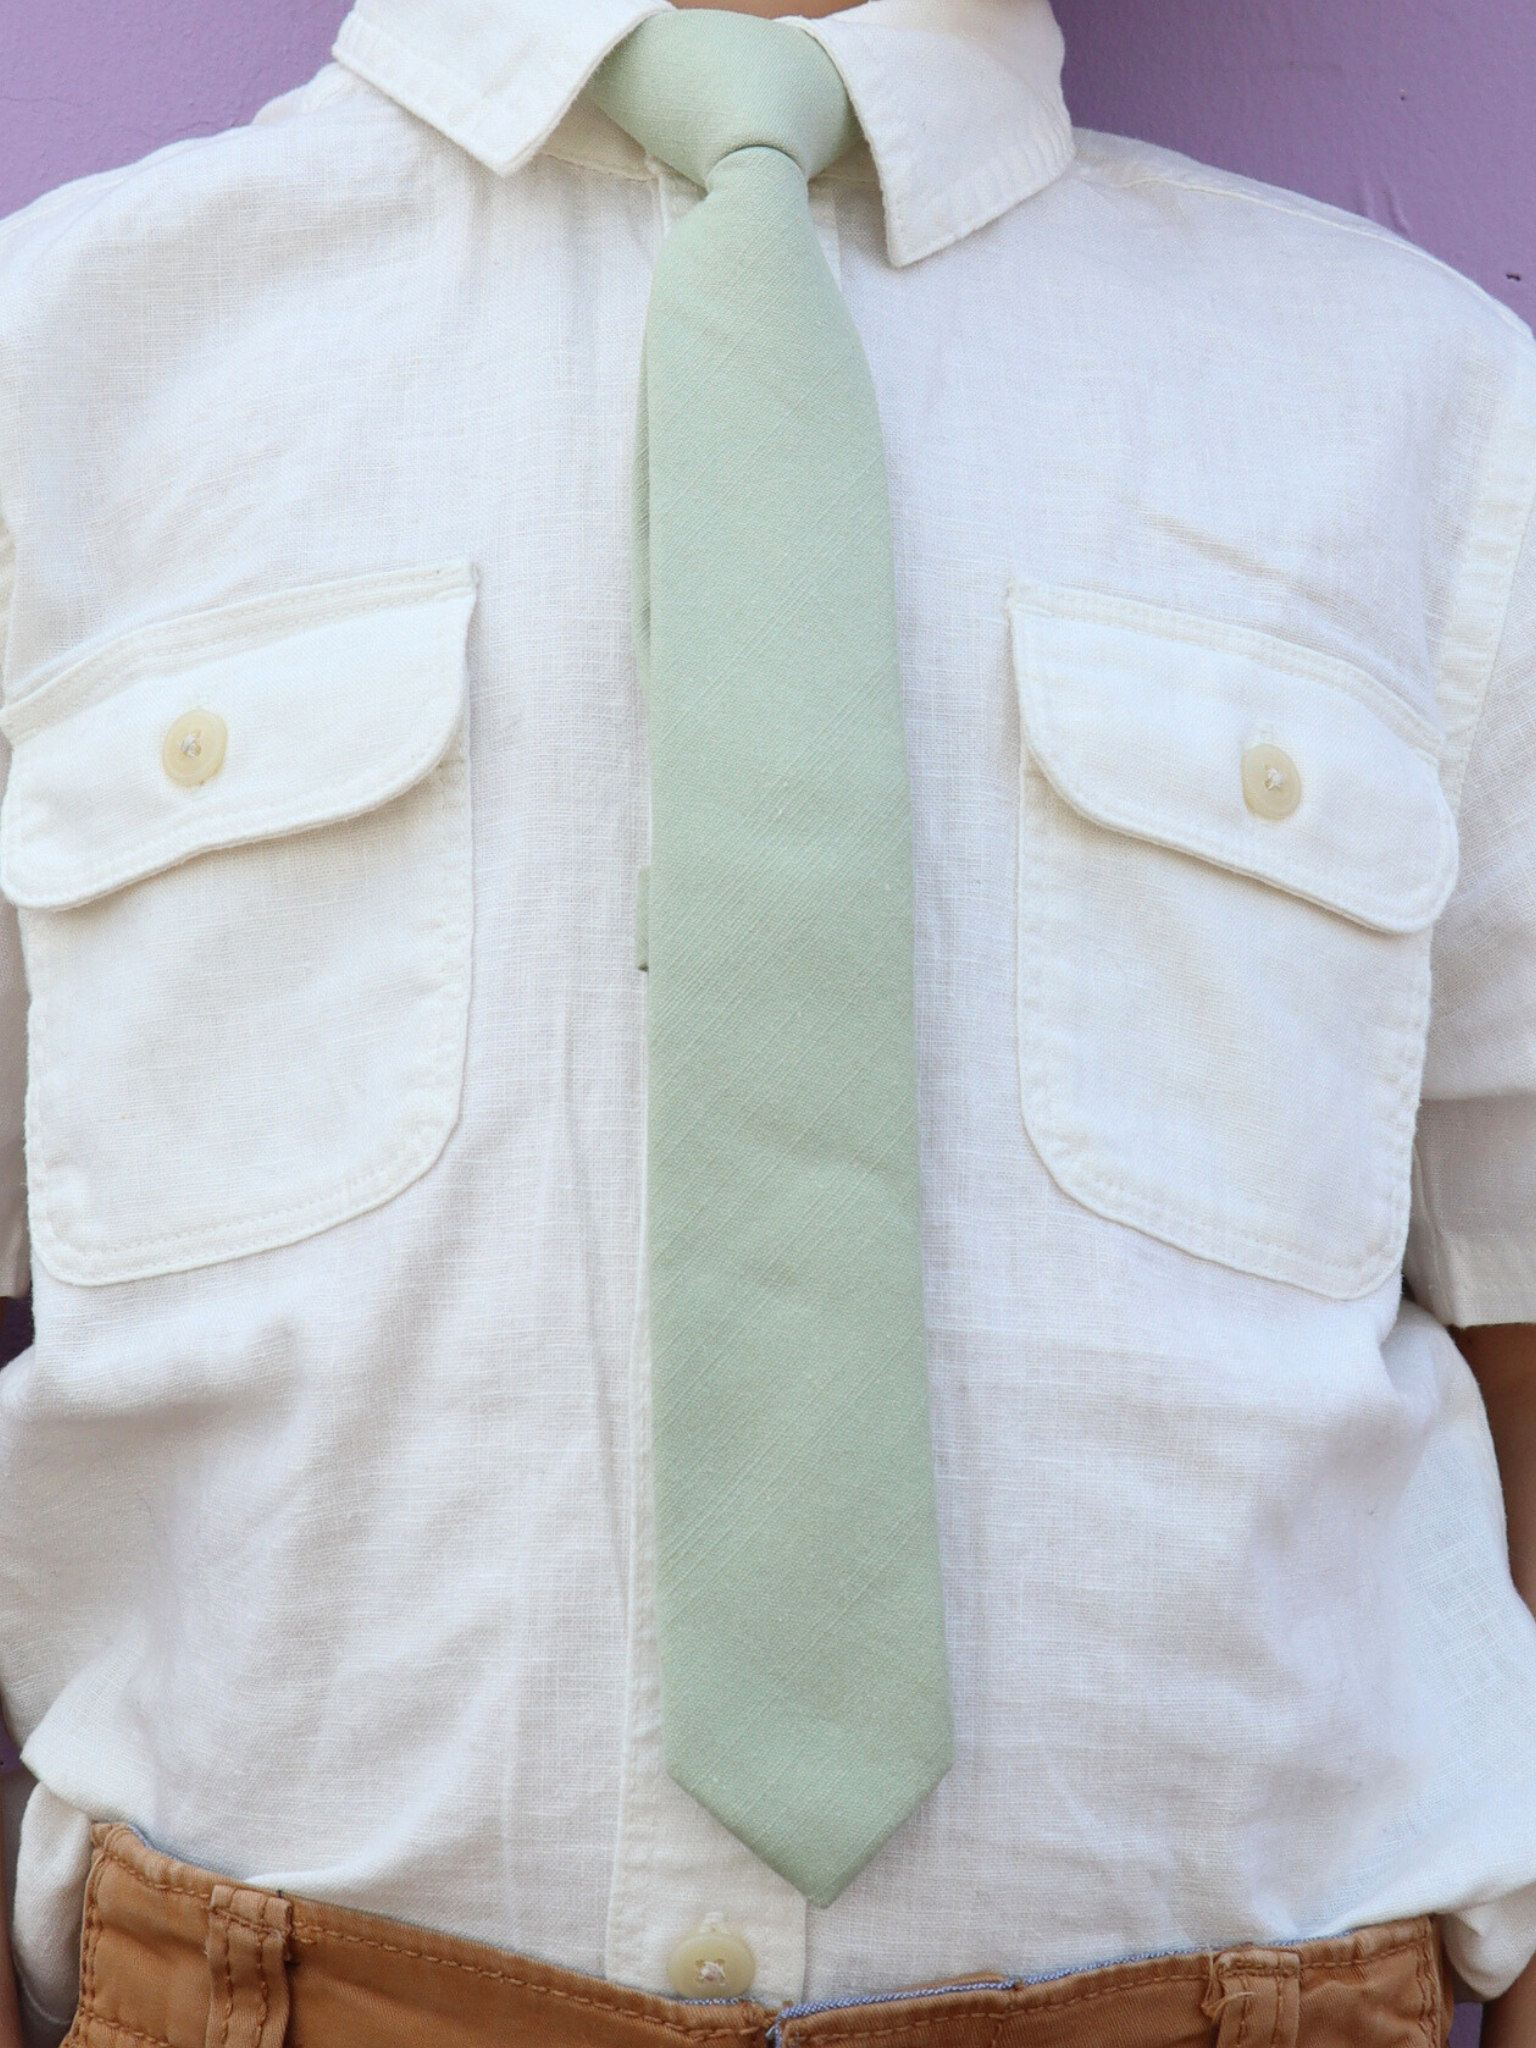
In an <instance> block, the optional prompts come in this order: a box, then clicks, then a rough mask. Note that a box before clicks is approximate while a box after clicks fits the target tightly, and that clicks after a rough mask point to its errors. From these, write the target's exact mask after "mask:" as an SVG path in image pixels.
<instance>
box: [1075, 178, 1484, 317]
mask: <svg viewBox="0 0 1536 2048" xmlns="http://www.w3.org/2000/svg"><path fill="white" fill-rule="evenodd" d="M1108 164H1109V160H1108V159H1107V158H1106V159H1099V160H1096V161H1095V162H1094V164H1093V165H1092V169H1093V171H1094V172H1095V173H1097V174H1100V175H1105V176H1106V182H1110V183H1113V184H1114V185H1116V186H1117V187H1118V188H1119V189H1120V190H1121V191H1123V192H1134V191H1137V190H1139V189H1140V188H1141V187H1142V186H1145V185H1165V186H1167V187H1168V188H1169V190H1171V191H1175V192H1198V193H1201V194H1203V195H1204V197H1206V198H1207V199H1231V200H1235V201H1236V202H1237V203H1238V204H1239V205H1242V206H1257V207H1260V208H1262V209H1263V210H1264V211H1265V212H1266V213H1281V214H1285V215H1286V216H1287V217H1288V218H1289V219H1291V220H1306V221H1312V222H1314V223H1315V224H1316V225H1317V226H1318V227H1323V228H1332V229H1333V230H1334V232H1335V233H1336V234H1341V235H1354V236H1356V237H1357V238H1358V239H1359V240H1360V241H1362V242H1375V243H1377V244H1378V245H1379V246H1384V247H1387V248H1392V249H1400V250H1403V251H1405V252H1406V253H1407V254H1408V255H1410V256H1413V257H1416V258H1417V259H1418V261H1419V262H1420V263H1425V264H1428V265H1429V267H1430V268H1431V269H1432V270H1438V271H1439V272H1440V273H1441V275H1442V276H1443V277H1449V278H1454V279H1455V281H1456V283H1457V284H1458V285H1459V286H1461V288H1462V290H1463V291H1465V292H1467V293H1469V294H1471V295H1472V296H1473V297H1474V298H1475V300H1476V302H1477V303H1478V304H1479V305H1482V306H1492V307H1493V308H1494V309H1495V311H1496V312H1498V313H1499V314H1500V315H1501V316H1502V318H1503V319H1504V320H1505V321H1506V322H1507V323H1508V324H1509V325H1510V326H1512V327H1514V328H1515V329H1516V331H1517V332H1521V333H1523V332H1524V331H1525V330H1524V323H1523V322H1522V321H1521V320H1520V318H1519V316H1518V315H1517V314H1515V313H1513V312H1511V311H1510V309H1509V307H1508V306H1506V305H1504V304H1503V303H1502V302H1501V301H1500V300H1498V299H1496V298H1494V297H1493V296H1492V294H1491V293H1489V292H1485V291H1483V290H1481V289H1480V288H1479V287H1478V286H1477V285H1475V284H1473V283H1472V281H1471V279H1470V278H1468V277H1465V276H1463V274H1462V273H1461V272H1460V271H1459V270H1455V269H1453V268H1452V266H1451V265H1450V264H1449V263H1445V262H1442V261H1441V259H1440V258H1439V257H1438V256H1432V255H1431V254H1430V253H1429V251H1428V250H1427V249H1421V248H1419V247H1418V246H1417V245H1416V244H1415V243H1412V242H1408V241H1405V240H1404V239H1403V237H1402V236H1401V235H1395V234H1393V233H1392V231H1391V230H1390V229H1389V228H1383V227H1378V226H1376V225H1375V224H1374V223H1373V222H1362V223H1361V225H1360V226H1358V227H1356V226H1355V225H1354V224H1353V223H1352V222H1351V221H1348V220H1339V219H1337V218H1335V216H1334V214H1333V212H1332V211H1331V210H1327V211H1325V210H1323V209H1321V208H1319V209H1317V210H1314V209H1313V208H1311V207H1307V206H1287V205H1286V204H1285V203H1284V202H1283V201H1282V200H1281V199H1280V198H1278V197H1276V198H1269V197H1266V196H1265V194H1263V193H1261V192H1248V191H1244V190H1242V189H1241V188H1240V187H1235V186H1230V185H1207V184H1203V183H1201V182H1200V181H1199V180H1198V179H1196V178H1180V177H1176V176H1174V174H1173V173H1172V172H1170V171H1155V170H1152V169H1150V168H1149V169H1148V170H1146V171H1145V172H1144V173H1143V174H1142V175H1141V176H1139V177H1132V178H1117V177H1115V176H1114V174H1113V172H1111V171H1109V169H1108Z"/></svg>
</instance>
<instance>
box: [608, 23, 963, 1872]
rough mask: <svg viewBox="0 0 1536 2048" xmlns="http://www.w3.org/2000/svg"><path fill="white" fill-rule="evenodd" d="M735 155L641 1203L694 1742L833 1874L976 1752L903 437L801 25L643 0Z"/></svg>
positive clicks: (675, 652) (685, 322) (831, 108)
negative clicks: (873, 358)
mask: <svg viewBox="0 0 1536 2048" xmlns="http://www.w3.org/2000/svg"><path fill="white" fill-rule="evenodd" d="M593 90H594V96H595V97H596V98H597V100H598V103H599V104H600V105H601V106H602V107H603V108H604V109H605V110H606V111H607V113H608V114H609V115H611V116H612V118H613V119H614V120H616V121H617V122H618V123H619V124H620V125H621V126H622V127H624V128H625V129H627V130H628V131H629V133H630V134H631V135H633V136H635V137H636V138H637V140H639V141H640V143H641V144H642V145H643V146H644V147H645V148H646V149H647V150H648V151H649V152H650V154H651V155H652V156H653V157H655V158H657V159H659V160H660V161H662V162H664V163H666V164H668V165H670V166H671V167H672V168H673V169H674V170H677V171H679V172H680V173H682V174H683V175H684V176H686V177H688V178H690V179H692V180H693V181H694V182H695V183H697V184H699V185H702V186H704V187H705V188H706V191H707V197H706V198H705V199H704V200H703V202H702V203H701V204H700V205H699V206H698V207H696V208H695V209H694V210H693V211H692V212H691V213H690V214H689V215H688V216H687V217H686V218H685V219H684V220H683V221H682V222H681V223H680V224H679V225H678V226H677V227H675V228H674V229H673V230H672V232H671V234H670V235H669V236H668V237H667V239H666V241H665V242H664V244H663V246H662V250H661V254H660V257H659V259H658V262H657V266H656V274H655V282H654V284H653V287H652V293H651V303H650V311H649V316H648V320H647V326H646V337H645V349H644V363H643V370H642V388H641V402H640V429H639V438H638V447H637V454H636V497H635V504H636V512H635V612H636V629H637V641H638V645H639V650H640V657H641V664H642V670H643V673H644V677H645V686H646V703H647V719H648V725H649V735H650V749H651V774H652V848H651V869H650V880H649V903H648V918H647V925H648V933H647V946H648V955H649V971H650V984H649V1034H650V1139H649V1164H648V1173H649V1190H648V1210H649V1230H650V1262H651V1266H650V1274H651V1330H652V1351H653V1361H654V1363H653V1370H654V1414H655V1421H654V1429H655V1443H654V1462H655V1474H656V1480H655V1485H656V1527H657V1547H658V1555H657V1613H658V1627H659V1633H660V1651H661V1667H662V1701H663V1717H664V1729H665V1741H666V1756H667V1767H668V1769H669V1771H670V1772H671V1774H672V1775H673V1777H674V1778H676V1779H677V1781H678V1782H679V1783H680V1784H681V1785H683V1786H684V1787H685V1788H686V1789H687V1790H688V1791H689V1792H691V1793H692V1794H693V1795H694V1797H695V1798H697V1799H699V1800H700V1801H702V1803H703V1804H704V1805H705V1806H707V1807H708V1808H709V1809H710V1810H711V1811H712V1812H714V1813H715V1814H717V1815H718V1816H719V1818H720V1819H721V1820H722V1821H724V1823H725V1824H726V1826H727V1827H729V1828H730V1829H731V1830H732V1831H733V1832H734V1833H736V1834H737V1835H739V1836H740V1837H741V1839H742V1840H743V1841H745V1842H746V1843H747V1844H748V1845H749V1846H750V1847H751V1848H752V1849H753V1850H755V1851H756V1853H757V1854H758V1855H759V1856H761V1857H762V1858H763V1859H764V1860H765V1861H766V1862H768V1863H769V1864H771V1865H772V1866H773V1867H774V1869H776V1870H778V1871H780V1872H781V1873H782V1874H783V1875H784V1876H786V1877H787V1878H789V1879H790V1881H791V1882H792V1883H794V1884H795V1885H796V1886H798V1887H799V1889H800V1890H801V1891H802V1892H804V1893H805V1894H806V1896H807V1897H808V1898H810V1899H811V1900H812V1901H814V1902H815V1903H816V1904H818V1905H825V1904H827V1903H829V1902H830V1901H831V1900H832V1899H833V1898H835V1897H836V1896H837V1894H838V1893H839V1892H840V1891H841V1890H842V1889H843V1887H844V1886H845V1885H846V1884H847V1883H848V1882H849V1880H850V1879H851V1878H852V1877H853V1876H854V1875H855V1873H856V1872H857V1871H858V1870H859V1869H860V1868H861V1867H862V1865H863V1864H864V1863H865V1862H866V1861H867V1860H868V1859H869V1857H870V1856H871V1855H873V1854H874V1852H875V1850H876V1849H877V1848H878V1847H879V1846H880V1844H881V1843H882V1842H883V1841H884V1840H885V1839H886V1837H887V1836H888V1835H889V1834H890V1833H891V1831H892V1830H893V1829H894V1828H896V1827H898V1826H899V1825H900V1823H901V1822H902V1821H903V1820H904V1819H905V1818H906V1816H907V1815H908V1814H909V1813H910V1812H911V1811H912V1809H913V1807H914V1806H916V1805H917V1804H918V1802H919V1801H920V1800H922V1799H923V1798H924V1797H925V1795H926V1794H927V1793H928V1792H929V1791H930V1790H931V1789H932V1787H933V1786H934V1784H936V1783H937V1781H938V1780H939V1778H940V1777H942V1776H943V1774H944V1772H945V1770H946V1769H947V1768H948V1766H949V1763H950V1759H951V1753H952V1733H951V1722H950V1709H949V1689H948V1672H947V1665H946V1660H945V1647H944V1618H943V1604H942V1592H941V1586H940V1579H939V1559H938V1537H937V1528H936V1521H935V1512H934V1495H933V1464H932V1451H931V1448H930V1443H929V1431H928V1387H927V1366H926V1355H925V1339H924V1324H923V1297H922V1270H921V1261H920V1243H919V1185H918V1143H917V1082H916V1059H915V1053H914V1043H913V1021H912V848H911V814H910V804H909V799H908V791H907V768H906V753H905V743H904V734H903V726H902V708H901V688H900V681H899V677H898V673H897V665H896V628H895V605H894V595H893V581H892V565H891V537H890V514H889V506H888V502H887V493H886V481H885V464H884V452H883V448H882V443H881V437H880V424H879V417H878V414H877V412H876V409H875V398H874V391H873V388H872V385H871V381H870V376H869V370H868V366H867V364H866V362H865V359H864V353H863V349H862V347H861V345H860V343H859V339H858V335H857V333H856V331H855V329H854V326H853V322H852V320H851V319H850V317H849V315H848V312H847V309H846V307H845V306H844V304H843V301H842V298H841V295H840V294H839V292H838V289H837V286H836V284H835V283H834V281H833V278H832V275H831V273H830V271H829V269H828V267H827V263H826V260H825V258H824V256H823V254H822V251H821V247H820V244H819V242H818V240H817V237H816V233H815V230H814V228H813V226H812V223H811V218H810V211H809V205H808V201H807V193H806V181H807V179H808V178H810V177H814V176H815V175H816V173H817V172H818V171H820V170H822V169H823V168H824V167H825V166H826V165H827V164H828V163H829V162H831V161H832V160H833V159H834V158H835V157H837V156H838V155H840V154H841V152H842V151H843V150H844V149H845V148H846V147H847V145H848V143H849V142H850V141H851V140H852V139H853V136H854V134H855V133H856V130H855V127H854V123H853V117H852V114H851V111H850V108H849V105H848V100H847V96H846V93H845V92H844V89H843V85H842V81H841V79H840V78H839V76H838V74H837V71H836V69H835V68H834V66H833V65H832V63H831V61H830V60H829V59H828V58H827V57H826V55H825V54H824V53H823V51H822V50H821V49H820V48H819V46H818V45H817V44H816V43H815V42H813V41H812V40H811V38H810V37H809V36H807V35H805V34H804V33H803V32H802V31H800V30H798V29H795V28H791V27H788V26H785V25H783V24H780V23H775V22H767V21H758V20H755V19H752V18H750V17H746V16H740V15H734V14H725V13H714V12H698V11H679V12H674V13H668V14H662V15H658V16H653V17H652V18H651V19H649V20H647V21H645V22H643V23H642V24H641V26H640V27H639V28H638V29H637V30H636V31H635V32H634V33H633V34H632V35H631V36H630V37H629V39H628V40H627V41H626V42H625V43H624V44H623V45H621V47H620V48H619V49H618V50H617V51H616V52H615V54H614V55H613V56H612V57H611V58H609V60H608V62H607V63H606V64H605V65H604V66H603V68H602V70H601V71H600V72H599V73H598V76H597V79H596V81H595V82H594V88H593Z"/></svg>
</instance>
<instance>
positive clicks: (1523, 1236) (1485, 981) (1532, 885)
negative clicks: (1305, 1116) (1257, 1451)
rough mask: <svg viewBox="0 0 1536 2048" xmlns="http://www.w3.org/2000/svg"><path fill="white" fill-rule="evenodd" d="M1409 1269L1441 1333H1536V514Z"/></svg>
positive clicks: (1470, 846)
mask: <svg viewBox="0 0 1536 2048" xmlns="http://www.w3.org/2000/svg"><path fill="white" fill-rule="evenodd" d="M1406 1270H1407V1277H1408V1281H1409V1285H1410V1286H1411V1287H1412V1288H1413V1291H1414V1294H1415V1296H1416V1297H1417V1298H1418V1300H1419V1301H1421V1302H1422V1303H1423V1304H1424V1305H1425V1306H1426V1307H1428V1308H1429V1309H1431V1310H1432V1311H1433V1312H1434V1313H1435V1314H1436V1315H1438V1316H1439V1317H1440V1318H1441V1319H1442V1320H1443V1321H1444V1322H1447V1323H1451V1324H1457V1325H1462V1326H1470V1325H1472V1324H1478V1323H1530V1322H1536V517H1532V518H1530V519H1529V520H1528V523H1527V527H1526V533H1525V539H1524V543H1523V545H1522V548H1521V552H1520V556H1519V559H1518V562H1517V565H1516V569H1515V576H1514V582H1513V585H1512V587H1511V593H1510V602H1509V608H1508V611H1507V613H1506V616H1505V621H1504V630H1503V634H1502V637H1501V640H1500V644H1499V652H1498V656H1497V659H1496V661H1495V664H1494V669H1493V674H1492V676H1491V678H1490V681H1489V685H1488V691H1487V695H1486V696H1485V698H1484V701H1483V710H1482V716H1481V719H1480V721H1479V723H1478V726H1477V729H1476V732H1475V733H1474V735H1473V739H1472V745H1471V749H1470V752H1469V754H1468V757H1467V770H1466V778H1465V781H1464V784H1463V790H1462V802H1461V870H1460V874H1459V877H1458V880H1457V885H1456V891H1455V894H1454V895H1453V896H1452V898H1451V901H1450V903H1449V904H1448V906H1447V907H1446V910H1445V912H1444V914H1443V915H1442V917H1441V920H1440V924H1439V926H1438V928H1437V930H1436V933H1435V945H1434V954H1433V1008H1432V1012H1431V1021H1430V1036H1429V1050H1428V1057H1427V1060H1426V1064H1425V1071H1424V1088H1423V1096H1422V1100H1421V1102H1420V1105H1419V1124H1418V1135H1417V1139H1416V1143H1415V1148H1414V1190H1413V1221H1412V1226H1411V1229H1410V1232H1409V1239H1408V1256H1407V1261H1406Z"/></svg>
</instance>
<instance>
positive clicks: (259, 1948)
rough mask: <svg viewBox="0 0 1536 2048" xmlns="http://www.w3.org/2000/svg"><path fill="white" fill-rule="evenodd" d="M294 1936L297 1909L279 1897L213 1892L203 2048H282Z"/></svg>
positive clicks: (222, 1888)
mask: <svg viewBox="0 0 1536 2048" xmlns="http://www.w3.org/2000/svg"><path fill="white" fill-rule="evenodd" d="M292 1932H293V1908H292V1906H291V1905H290V1904H289V1903H288V1901H287V1900H286V1899H283V1898H279V1897H278V1896H277V1895H276V1893H274V1892H253V1891H243V1890H239V1889H237V1888H236V1887H235V1886H234V1885H229V1884H216V1885H215V1886H214V1888H213V1896H212V1898H211V1899H210V1900H209V1902H208V2032H207V2034H206V2035H205V2036H204V2048H283V2041H284V2038H285V2037H286V2035H287V2032H288V1971H287V1967H286V1965H287V1961H288V1954H289V1941H290V1936H291V1935H292Z"/></svg>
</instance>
